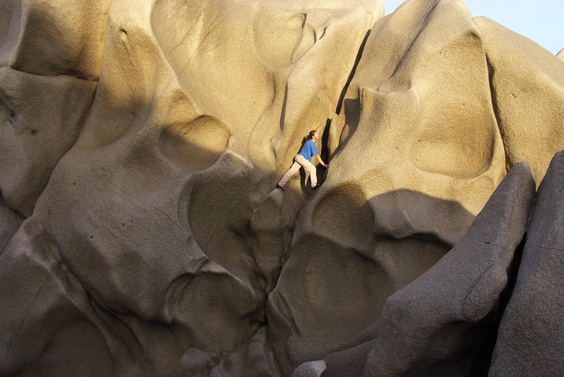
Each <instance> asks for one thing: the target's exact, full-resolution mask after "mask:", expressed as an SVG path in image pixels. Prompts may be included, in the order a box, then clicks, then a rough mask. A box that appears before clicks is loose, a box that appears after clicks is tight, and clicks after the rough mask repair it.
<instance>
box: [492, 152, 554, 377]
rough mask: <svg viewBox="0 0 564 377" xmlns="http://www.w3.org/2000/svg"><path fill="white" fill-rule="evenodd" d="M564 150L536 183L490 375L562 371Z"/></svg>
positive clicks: (539, 374)
mask: <svg viewBox="0 0 564 377" xmlns="http://www.w3.org/2000/svg"><path fill="white" fill-rule="evenodd" d="M563 183H564V152H559V153H558V154H557V155H556V156H555V157H554V159H553V160H552V163H551V164H550V166H549V168H548V171H547V173H546V176H545V177H544V179H543V181H542V184H541V185H540V187H539V191H538V194H537V197H536V200H535V206H534V211H533V214H532V218H531V224H530V226H529V231H528V232H527V242H526V244H525V248H524V251H523V257H522V261H521V266H520V268H519V274H518V275H517V281H516V285H515V289H514V290H513V294H512V295H511V301H509V304H508V306H507V309H506V310H505V312H504V315H503V319H502V322H501V326H500V328H499V334H498V340H497V344H496V348H495V352H494V354H493V362H492V369H491V372H490V375H491V376H507V375H521V376H561V375H563V374H564V364H563V363H562V350H563V349H564V334H563V327H562V323H564V313H563V311H562V303H563V302H564V297H563V293H562V292H564V267H563V266H564V244H563V239H564V212H563V210H564V207H563V206H564V198H563V196H562V191H563Z"/></svg>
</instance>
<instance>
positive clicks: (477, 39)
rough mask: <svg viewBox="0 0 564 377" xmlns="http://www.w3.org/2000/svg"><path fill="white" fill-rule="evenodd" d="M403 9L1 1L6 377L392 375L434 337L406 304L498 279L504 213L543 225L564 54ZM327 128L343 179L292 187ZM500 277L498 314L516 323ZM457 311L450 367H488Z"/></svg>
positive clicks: (558, 144)
mask: <svg viewBox="0 0 564 377" xmlns="http://www.w3.org/2000/svg"><path fill="white" fill-rule="evenodd" d="M384 5H385V4H384V2H383V1H381V0H374V1H367V0H354V1H350V0H346V1H345V0H315V1H314V0H308V1H297V0H283V1H278V0H264V1H250V0H240V1H236V0H205V1H200V0H198V1H195V0H189V1H185V0H182V1H180V0H150V1H145V0H111V1H109V0H108V1H96V2H91V1H83V0H49V1H47V0H26V1H20V2H17V1H12V0H0V194H1V195H0V299H1V301H2V303H3V305H2V309H0V355H1V356H0V376H11V375H35V376H62V375H72V376H108V375H116V376H169V377H172V376H185V375H190V376H230V377H233V376H245V377H253V376H292V375H295V376H306V375H307V376H309V375H323V376H324V377H325V376H340V377H343V376H346V375H351V376H360V375H362V374H363V373H364V370H365V368H366V370H367V371H370V373H374V375H377V373H379V372H377V370H378V368H379V367H378V366H377V360H378V357H381V356H379V355H385V354H387V353H388V352H390V350H393V349H394V347H398V348H402V346H403V345H402V344H401V342H402V339H404V338H402V337H397V338H396V339H395V341H396V343H393V342H391V341H390V337H389V336H386V334H389V332H392V331H399V332H401V331H407V329H413V331H416V332H417V333H418V334H422V335H421V336H422V338H423V339H425V340H426V341H429V342H433V341H434V340H435V338H434V337H433V336H434V334H433V333H429V331H428V328H426V327H425V326H421V327H419V326H417V324H416V321H412V320H406V322H405V326H404V327H402V326H403V325H402V322H401V321H399V320H398V321H396V319H395V318H391V317H390V315H389V314H384V315H383V314H382V313H383V312H382V311H383V310H384V308H385V307H388V308H390V307H392V308H394V305H393V303H394V302H398V301H394V300H396V299H393V297H396V298H397V297H404V296H401V295H402V293H401V292H419V291H420V290H421V291H425V290H429V289H431V290H432V291H433V292H434V288H433V287H437V286H441V282H442V280H443V277H444V276H443V275H441V273H437V272H436V271H443V272H444V271H447V272H448V270H449V266H456V267H457V269H456V271H458V272H459V273H458V274H457V275H456V276H454V278H460V279H462V280H463V279H464V277H465V276H466V277H467V276H473V275H472V274H473V273H474V272H475V271H476V269H479V268H481V267H480V266H483V264H481V263H480V262H479V261H480V260H481V259H480V258H474V257H473V256H474V254H476V253H480V256H483V257H484V258H486V256H484V255H482V253H481V252H482V251H483V245H482V244H480V247H478V246H476V245H474V243H480V241H481V238H480V237H481V235H477V234H476V232H478V233H480V232H479V230H480V229H484V228H483V227H482V228H481V227H478V226H476V225H475V224H476V222H479V221H478V219H480V217H479V216H478V217H476V216H477V215H479V214H480V212H481V211H482V210H483V209H484V208H485V209H484V214H483V215H481V216H482V218H484V217H487V218H488V219H491V220H488V221H491V222H495V220H493V219H497V218H499V219H500V220H499V221H498V222H497V223H498V224H506V223H507V221H509V220H508V218H507V217H506V215H507V213H508V212H511V211H512V210H513V209H516V208H520V209H521V210H522V211H525V210H526V208H527V205H528V203H529V202H530V200H531V198H530V195H531V194H530V193H529V194H526V195H525V194H523V195H521V194H519V193H518V192H517V191H515V190H514V191H512V190H513V189H511V187H513V188H514V187H515V185H517V183H515V180H516V177H515V176H516V175H517V176H524V175H526V174H525V173H524V172H523V171H524V170H523V169H524V168H523V166H525V165H524V164H523V165H522V164H519V163H520V162H521V161H525V162H526V164H527V166H529V167H530V171H531V172H530V173H529V174H530V175H529V176H528V178H526V179H525V178H523V179H524V180H526V181H527V182H529V183H528V185H529V186H530V183H531V182H532V179H534V180H535V181H536V182H537V183H538V182H541V180H542V179H543V177H544V175H545V172H546V170H547V167H548V165H549V162H550V160H551V159H552V157H553V155H554V154H555V153H557V152H558V151H559V150H560V149H563V148H564V138H563V137H562V134H561V129H562V123H563V117H564V110H562V106H560V104H561V103H562V101H563V100H564V89H563V87H564V64H562V61H561V57H560V58H559V57H555V56H553V55H551V54H550V53H549V52H547V51H546V50H544V49H542V48H541V47H539V46H537V45H535V44H534V43H533V42H531V41H529V40H526V39H525V38H523V37H521V36H519V35H517V34H515V33H513V32H512V31H510V30H508V29H506V28H504V27H503V26H501V25H499V24H497V23H495V21H492V20H489V19H486V18H477V19H473V18H472V15H471V14H470V12H469V10H468V8H467V7H466V4H465V3H464V2H463V1H455V0H440V1H439V0H409V1H406V2H405V3H404V4H403V5H402V6H401V7H399V8H398V9H397V10H396V11H395V12H394V13H393V14H391V15H389V16H386V17H384ZM311 129H316V130H318V132H319V133H320V134H321V136H322V137H321V140H320V141H319V143H318V149H319V150H320V152H321V153H322V155H323V158H324V160H325V161H329V162H330V167H329V169H323V168H321V167H319V169H318V176H319V177H320V181H322V182H323V186H322V187H321V188H319V189H318V190H316V191H313V190H312V189H311V188H310V187H309V183H308V180H307V177H306V176H303V175H296V176H295V177H294V178H293V179H292V180H291V181H290V182H289V184H288V188H287V190H286V191H281V190H277V189H276V188H275V184H276V182H277V181H278V179H279V178H280V176H281V175H282V174H283V173H284V171H286V169H287V168H288V167H289V166H290V164H291V163H292V158H293V157H294V156H295V154H296V153H297V152H298V150H299V148H300V145H301V142H302V138H303V136H304V135H306V134H307V133H308V132H309V131H310V130H311ZM516 164H517V166H515V167H514V169H515V168H517V169H516V170H517V171H518V172H520V173H511V174H510V175H509V176H507V178H506V175H507V172H508V171H509V169H511V168H512V167H513V166H514V165H516ZM512 171H514V170H512ZM512 174H513V175H512ZM531 177H532V178H531ZM504 178H505V179H506V180H505V181H504ZM502 182H503V183H502ZM506 182H509V183H506ZM511 182H513V186H512V183H511ZM500 183H501V186H500V187H505V189H503V188H502V189H501V192H502V193H503V194H497V195H502V196H503V195H505V196H503V198H504V199H503V200H505V201H506V202H507V205H504V204H499V202H498V201H496V200H497V199H495V198H496V197H497V198H499V196H494V197H493V198H492V199H490V196H491V195H492V193H494V191H495V190H496V189H497V188H498V185H500ZM504 185H505V186H504ZM508 185H509V186H510V188H509V189H508V188H507V186H508ZM529 186H527V187H529ZM543 195H544V194H543ZM551 195H552V194H551ZM553 195H557V194H553ZM550 198H552V196H550ZM557 199H558V198H555V199H554V201H557ZM488 200H490V201H492V200H493V201H494V202H496V203H498V204H497V205H488V206H486V207H484V206H485V205H486V203H489V202H488ZM543 200H544V201H545V202H546V203H551V202H552V200H553V199H543ZM504 203H505V202H504ZM546 207H547V208H548V207H549V205H546ZM535 211H536V212H535V216H542V214H539V213H538V211H540V210H537V209H535ZM543 211H544V210H543ZM547 211H548V209H547ZM512 213H513V212H512ZM543 213H544V212H543ZM519 218H520V219H522V216H521V217H519ZM475 219H476V220H475ZM480 221H481V220H480ZM519 221H521V220H519ZM473 222H474V225H472V224H473ZM518 224H521V223H520V222H519V223H518ZM518 224H517V223H515V224H513V225H514V226H515V227H517V226H518ZM541 225H542V224H541ZM486 228H487V227H486ZM472 229H474V233H473V230H472ZM476 229H478V230H476ZM494 230H495V231H497V233H496V235H495V236H496V239H498V240H499V242H500V245H505V246H504V249H503V250H504V254H503V256H504V257H503V260H502V261H498V262H499V265H502V266H507V265H508V264H509V263H511V255H512V253H514V252H515V250H514V249H512V247H514V244H515V242H514V241H515V239H520V238H519V231H513V230H512V231H510V230H503V229H502V228H501V226H500V227H498V228H496V229H494ZM545 231H547V230H546V229H545V227H544V226H538V227H536V228H535V229H534V232H535V234H536V235H537V236H535V237H542V236H543V235H544V234H545ZM521 232H524V230H523V231H521ZM511 245H513V246H511ZM451 250H452V251H453V252H452V253H449V251H451ZM457 250H458V251H457ZM488 250H489V248H488ZM437 262H438V263H439V264H437ZM434 266H436V267H434ZM430 269H431V270H430ZM502 270H503V268H502ZM433 271H435V272H433ZM511 271H513V270H511ZM426 272H428V273H426ZM423 274H425V275H423ZM422 275H423V276H424V277H423V276H422ZM447 275H448V274H447ZM501 275H503V274H501ZM501 275H500V276H501ZM496 276H497V275H496ZM420 277H421V279H423V280H420V279H418V278H420ZM509 278H510V279H513V278H515V276H513V275H512V276H509ZM451 280H452V279H451ZM451 280H449V281H451ZM421 281H423V282H424V284H422V283H421ZM453 281H456V279H454V280H453ZM518 281H519V280H518ZM490 283H491V282H489V283H487V282H486V283H484V286H483V288H484V290H485V292H489V293H488V294H487V295H477V296H476V299H475V301H476V302H475V303H474V304H475V305H474V306H473V307H477V308H485V309H483V311H484V313H486V312H488V311H492V312H493V313H496V314H498V315H499V316H501V317H502V324H504V323H505V322H504V319H505V318H503V313H502V312H499V313H497V312H495V310H494V309H493V306H495V304H493V303H495V302H497V301H496V300H498V299H500V298H499V297H496V296H499V295H500V293H499V292H500V290H503V288H504V287H503V285H504V284H505V283H504V281H503V279H500V280H496V281H495V284H494V283H491V284H490ZM412 284H413V285H412ZM469 285H470V286H471V284H465V285H464V286H463V288H464V289H457V288H458V286H457V285H456V284H454V283H453V284H452V285H447V286H445V287H444V289H445V291H444V292H443V293H445V294H444V295H440V294H439V293H440V292H436V293H437V297H435V298H436V300H431V299H429V300H423V299H421V298H418V300H416V301H414V302H413V303H412V302H411V300H409V299H407V300H399V302H402V303H403V302H406V305H407V306H408V307H409V306H410V305H412V304H413V305H415V306H416V307H422V308H432V307H434V305H436V303H437V302H441V303H443V302H447V303H448V298H453V299H454V297H458V296H457V295H461V294H463V292H465V290H470V289H471V288H470V287H469ZM526 286H528V285H526ZM527 289H528V288H527ZM395 293H397V294H398V296H393V295H394V294H395ZM390 296H391V297H392V298H391V299H390V301H388V299H389V298H390ZM408 296H409V295H408ZM516 297H517V298H516V300H517V301H516V303H515V304H516V305H518V304H519V300H521V299H520V297H522V296H516ZM408 298H409V297H408ZM492 305H493V306H492ZM443 306H444V307H445V308H446V309H445V310H446V312H448V310H450V309H452V310H454V309H453V308H452V307H449V306H448V305H447V304H444V305H443ZM511 307H512V306H511V304H509V305H508V308H511ZM447 309H448V310H447ZM548 309H549V308H548V307H547V310H548ZM389 310H392V312H393V310H395V309H386V311H385V312H384V313H390V311H389ZM484 313H483V314H484ZM513 313H514V314H513V317H509V318H508V319H507V321H508V322H507V325H505V326H507V329H511V327H510V326H511V323H518V321H519V320H520V318H521V317H519V315H518V313H519V311H518V310H513ZM484 315H486V314H484ZM392 317H393V316H392ZM449 318H450V317H448V318H445V317H444V316H440V315H438V316H432V315H430V316H428V320H429V321H430V322H432V323H438V324H439V325H440V326H442V327H441V328H443V331H445V332H444V334H446V335H448V336H450V337H449V339H450V341H449V342H446V343H445V344H444V347H443V349H441V350H440V351H441V352H443V353H444V354H447V355H450V354H454V355H456V357H458V359H456V357H455V359H454V360H453V361H452V362H453V363H456V361H457V360H458V361H460V362H461V363H462V364H464V365H466V366H468V365H470V366H472V367H473V366H475V365H472V363H473V362H474V360H476V357H477V355H476V354H473V353H472V352H469V353H467V354H464V355H463V356H461V355H459V354H458V353H456V350H458V349H459V347H460V342H458V340H459V339H458V338H457V337H456V334H450V333H449V332H448V331H446V330H444V328H445V326H446V325H445V324H448V323H449ZM457 318H458V317H457ZM476 318H477V321H478V322H479V321H480V319H481V318H482V317H481V316H477V317H476ZM555 318H556V317H555ZM386 321H388V322H386ZM433 321H435V322H433ZM555 321H556V323H557V324H560V322H559V319H558V318H556V320H555ZM385 323H389V324H390V325H389V326H384V325H383V324H385ZM396 324H397V326H398V327H393V326H395V325H396ZM496 326H497V325H495V324H494V325H491V326H489V327H485V328H486V330H484V331H485V333H486V334H485V335H484V336H488V335H491V333H493V332H495V330H497V327H496ZM387 332H388V333H387ZM482 335H483V334H480V336H476V337H475V338H473V339H472V340H473V341H475V342H479V341H481V340H482V339H483V338H482V337H481V336H482ZM504 342H505V341H504ZM504 344H509V343H503V342H501V343H500V344H499V345H498V347H496V351H495V355H496V356H495V360H497V361H496V364H495V368H498V369H497V370H499V371H501V373H502V374H503V372H504V371H508V370H509V369H508V368H509V367H507V366H506V365H507V364H506V363H505V362H504V361H503V360H504V358H503V357H504V356H507V355H505V353H506V352H508V351H507V348H508V347H509V346H504ZM540 345H541V346H542V341H541V343H540ZM491 348H492V349H493V345H491ZM406 349H407V348H406ZM413 349H414V352H413V355H414V357H418V358H419V359H421V360H424V361H425V362H427V363H428V364H429V365H432V364H433V363H429V360H427V359H426V355H425V353H424V352H421V347H417V344H413ZM523 349H525V348H523ZM490 354H491V352H490ZM369 355H370V356H369ZM490 356H491V355H490ZM560 359H563V358H560ZM402 363H403V364H402ZM462 364H461V365H462ZM397 365H406V368H411V370H413V371H415V372H421V371H423V370H425V369H418V368H417V366H415V367H414V364H413V363H410V360H409V359H408V358H402V360H400V361H398V364H397ZM558 368H560V364H558V363H557V364H556V365H552V366H550V367H547V368H546V369H541V371H542V372H546V375H550V373H552V372H554V371H558V370H560V369H558ZM389 370H391V371H393V370H395V369H394V368H391V369H389ZM367 373H368V372H367ZM390 373H391V374H390ZM390 373H388V374H386V375H394V374H393V373H394V372H390Z"/></svg>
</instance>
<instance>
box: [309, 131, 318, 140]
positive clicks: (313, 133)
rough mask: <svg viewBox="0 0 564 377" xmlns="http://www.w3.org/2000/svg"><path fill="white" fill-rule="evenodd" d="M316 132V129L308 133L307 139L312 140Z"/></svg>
mask: <svg viewBox="0 0 564 377" xmlns="http://www.w3.org/2000/svg"><path fill="white" fill-rule="evenodd" d="M316 133H317V131H316V130H311V131H309V134H307V136H306V140H311V139H312V138H313V136H314V135H315V134H316Z"/></svg>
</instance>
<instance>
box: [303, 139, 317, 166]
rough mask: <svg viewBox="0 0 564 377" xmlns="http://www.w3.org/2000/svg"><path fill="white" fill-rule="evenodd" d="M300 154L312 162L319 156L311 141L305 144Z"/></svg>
mask: <svg viewBox="0 0 564 377" xmlns="http://www.w3.org/2000/svg"><path fill="white" fill-rule="evenodd" d="M300 154H301V155H302V156H304V157H305V158H306V160H308V161H309V160H311V158H312V157H313V156H317V155H318V153H317V147H316V146H315V143H314V142H313V140H311V139H309V140H308V141H306V142H305V144H304V145H303V147H302V149H301V150H300Z"/></svg>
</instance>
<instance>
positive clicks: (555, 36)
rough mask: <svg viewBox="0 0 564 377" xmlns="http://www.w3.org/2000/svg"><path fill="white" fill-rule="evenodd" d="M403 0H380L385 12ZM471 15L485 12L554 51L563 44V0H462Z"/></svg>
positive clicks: (507, 26) (489, 16)
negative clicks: (464, 0) (382, 2)
mask: <svg viewBox="0 0 564 377" xmlns="http://www.w3.org/2000/svg"><path fill="white" fill-rule="evenodd" d="M403 2H404V0H384V8H385V9H386V14H389V13H392V12H393V11H394V9H396V8H397V7H398V6H399V5H400V4H401V3H403ZM466 4H467V5H468V8H469V9H470V12H472V15H473V16H486V17H488V18H491V19H492V20H494V21H496V22H497V23H499V24H502V25H503V26H505V27H506V28H508V29H511V30H513V31H514V32H516V33H519V34H521V35H524V36H525V37H527V38H529V39H532V40H533V41H535V42H536V43H538V44H539V45H541V46H542V47H544V48H546V49H547V50H548V51H550V52H552V53H553V54H554V55H556V54H557V53H558V52H559V51H560V50H561V49H562V48H564V0H533V1H531V0H466Z"/></svg>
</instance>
